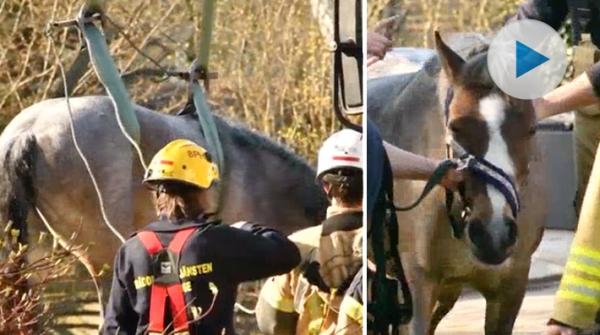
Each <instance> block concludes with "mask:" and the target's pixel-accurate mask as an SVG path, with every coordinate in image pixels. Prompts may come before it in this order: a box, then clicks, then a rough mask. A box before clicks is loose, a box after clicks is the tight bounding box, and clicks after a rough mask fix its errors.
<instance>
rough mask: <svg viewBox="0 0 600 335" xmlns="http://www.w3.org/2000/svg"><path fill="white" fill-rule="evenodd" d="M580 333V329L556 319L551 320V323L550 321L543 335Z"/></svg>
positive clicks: (573, 334)
mask: <svg viewBox="0 0 600 335" xmlns="http://www.w3.org/2000/svg"><path fill="white" fill-rule="evenodd" d="M578 333H579V331H578V329H576V328H573V327H570V326H569V325H566V324H564V323H562V322H559V321H556V320H554V319H550V321H548V326H547V327H546V330H544V332H543V333H542V335H577V334H578Z"/></svg>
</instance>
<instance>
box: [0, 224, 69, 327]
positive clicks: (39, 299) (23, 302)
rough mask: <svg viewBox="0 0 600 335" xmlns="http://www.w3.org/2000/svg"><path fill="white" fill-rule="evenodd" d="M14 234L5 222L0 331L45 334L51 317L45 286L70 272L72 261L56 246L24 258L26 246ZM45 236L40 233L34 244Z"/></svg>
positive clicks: (0, 268) (1, 246) (1, 252)
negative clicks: (34, 256) (30, 257)
mask: <svg viewBox="0 0 600 335" xmlns="http://www.w3.org/2000/svg"><path fill="white" fill-rule="evenodd" d="M18 235H19V231H18V230H14V229H11V225H10V224H9V225H6V227H5V229H4V231H3V236H4V238H3V240H2V241H0V255H2V258H0V259H1V260H0V334H47V331H48V329H49V326H51V325H52V324H53V321H54V319H53V314H52V309H51V308H50V306H49V302H48V300H46V299H44V294H45V292H46V288H47V287H48V285H49V284H50V283H53V282H55V281H56V280H57V279H58V278H64V277H65V276H66V275H67V274H68V273H70V272H71V269H72V267H73V264H74V263H75V261H76V260H75V258H74V257H73V256H72V255H71V252H70V251H67V250H65V249H63V248H60V247H58V245H55V247H54V248H52V249H51V250H50V251H46V252H44V254H43V255H41V257H36V258H35V260H32V259H29V260H27V257H28V250H29V248H28V246H25V245H21V244H20V243H18V242H17V236H18ZM46 238H47V235H45V234H42V235H40V237H39V239H38V240H37V241H36V244H41V243H44V240H45V239H46ZM71 250H73V249H71Z"/></svg>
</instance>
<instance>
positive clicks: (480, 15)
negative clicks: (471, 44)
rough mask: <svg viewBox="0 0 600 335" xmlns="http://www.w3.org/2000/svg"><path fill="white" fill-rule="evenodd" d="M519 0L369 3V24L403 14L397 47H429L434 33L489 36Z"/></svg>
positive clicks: (384, 0) (379, 0)
mask: <svg viewBox="0 0 600 335" xmlns="http://www.w3.org/2000/svg"><path fill="white" fill-rule="evenodd" d="M521 2H522V1H521V0H395V1H391V0H369V9H368V10H369V15H368V23H369V26H370V27H372V26H373V25H374V24H375V22H377V21H379V20H381V19H382V18H384V17H387V16H390V15H392V14H398V13H402V14H403V15H404V16H405V18H406V19H405V20H404V22H403V24H402V25H401V26H400V27H397V29H396V31H395V37H396V41H395V44H396V45H403V46H416V47H426V48H430V47H432V46H433V31H434V30H435V29H439V30H440V31H442V32H479V33H484V34H486V33H490V32H492V31H495V30H497V29H498V28H499V27H501V26H502V25H503V24H504V22H505V21H506V19H507V18H508V17H510V16H511V15H513V14H514V13H515V12H516V9H517V5H518V4H519V3H521Z"/></svg>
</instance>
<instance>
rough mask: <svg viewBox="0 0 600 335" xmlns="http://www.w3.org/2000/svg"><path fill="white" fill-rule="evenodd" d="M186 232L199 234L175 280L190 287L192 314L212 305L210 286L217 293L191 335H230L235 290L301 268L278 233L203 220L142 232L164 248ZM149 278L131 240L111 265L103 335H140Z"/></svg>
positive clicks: (146, 262)
mask: <svg viewBox="0 0 600 335" xmlns="http://www.w3.org/2000/svg"><path fill="white" fill-rule="evenodd" d="M190 226H197V227H199V229H198V230H197V231H196V232H194V233H193V234H192V235H191V236H190V237H189V239H188V240H187V242H186V243H185V245H184V246H183V249H182V251H181V258H180V261H179V275H180V278H182V277H183V280H185V281H189V282H191V292H188V293H186V304H190V301H189V299H188V298H189V296H192V297H193V301H192V302H191V305H192V308H195V307H200V308H201V311H202V313H205V312H207V311H208V310H209V309H210V305H211V303H212V301H213V293H212V292H211V290H210V287H209V283H213V284H214V285H216V287H217V289H218V292H217V294H216V300H215V304H214V307H213V308H212V311H211V312H210V313H209V314H208V315H207V316H206V317H205V318H203V319H202V320H200V321H198V322H194V323H193V324H192V326H191V328H190V330H191V334H202V335H212V334H219V335H220V334H222V331H223V329H225V330H226V332H225V334H234V330H233V307H234V304H235V298H236V289H237V285H238V284H239V283H240V282H243V281H250V280H257V279H260V278H265V277H269V276H273V275H276V274H281V273H285V272H288V271H290V270H291V269H292V268H294V267H295V266H296V265H298V263H299V262H300V255H299V252H298V249H297V248H296V246H295V245H294V244H293V243H292V242H290V241H289V240H288V239H287V238H286V237H285V236H284V235H282V234H280V233H279V232H277V231H275V230H273V229H269V228H264V227H260V226H257V225H252V224H248V223H245V224H243V225H242V227H240V228H239V229H238V228H233V227H229V226H227V225H222V224H218V223H215V222H213V223H207V222H205V221H203V220H198V221H196V222H193V221H192V222H183V223H172V222H168V221H159V222H155V223H152V224H150V225H148V226H147V227H146V228H145V229H144V230H152V231H155V232H157V233H158V236H159V239H160V240H161V242H162V243H163V245H165V246H166V245H168V243H169V242H170V240H171V239H172V237H173V235H174V233H175V232H177V231H178V230H181V229H182V228H187V227H190ZM151 275H152V271H151V257H150V256H149V255H148V252H147V251H146V249H145V248H144V246H143V245H142V243H141V241H140V239H139V238H138V237H137V236H133V237H132V238H130V239H129V240H127V242H126V243H125V244H124V245H123V246H122V247H121V248H120V249H119V252H118V254H117V256H116V259H115V264H114V275H113V283H112V289H111V294H110V299H109V302H108V306H107V308H106V318H105V323H104V327H103V334H136V335H137V334H140V335H141V334H145V332H146V328H147V327H148V318H149V316H148V314H149V303H150V297H149V295H150V285H149V284H151V283H150V282H149V281H148V280H146V279H147V278H148V276H151ZM189 308H190V307H188V312H189ZM190 319H191V317H190ZM165 324H168V323H165ZM117 330H118V331H119V332H118V333H117Z"/></svg>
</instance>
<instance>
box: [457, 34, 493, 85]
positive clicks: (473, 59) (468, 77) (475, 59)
mask: <svg viewBox="0 0 600 335" xmlns="http://www.w3.org/2000/svg"><path fill="white" fill-rule="evenodd" d="M488 49H489V45H488V44H483V45H478V46H475V47H474V48H473V49H471V50H470V51H469V52H468V53H467V57H466V60H465V65H464V67H463V71H462V76H461V78H460V81H461V82H462V84H463V85H465V86H467V87H475V88H486V89H491V88H494V87H496V85H495V84H494V81H493V80H492V77H491V76H490V73H489V71H488V68H487V53H488Z"/></svg>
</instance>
